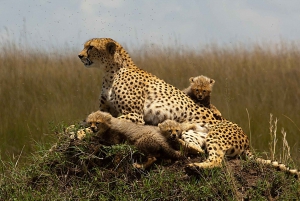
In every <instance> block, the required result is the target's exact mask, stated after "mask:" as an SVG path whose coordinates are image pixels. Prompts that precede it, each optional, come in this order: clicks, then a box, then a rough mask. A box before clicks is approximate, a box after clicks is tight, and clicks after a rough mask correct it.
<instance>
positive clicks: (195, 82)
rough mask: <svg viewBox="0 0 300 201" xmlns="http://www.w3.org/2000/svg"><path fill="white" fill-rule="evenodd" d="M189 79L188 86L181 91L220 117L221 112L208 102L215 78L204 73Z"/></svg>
mask: <svg viewBox="0 0 300 201" xmlns="http://www.w3.org/2000/svg"><path fill="white" fill-rule="evenodd" d="M189 81H190V86H189V87H188V88H186V89H184V90H182V91H183V92H184V93H185V94H186V95H188V96H189V97H190V98H191V99H192V100H193V101H194V102H195V103H196V104H197V105H199V106H201V107H206V108H209V109H210V110H211V111H212V112H213V114H214V115H215V117H217V118H219V119H221V118H222V114H221V112H220V111H219V110H218V109H217V108H216V106H214V105H213V104H211V102H210V96H211V92H212V89H213V86H214V84H215V80H213V79H211V78H208V77H206V76H204V75H200V76H197V77H191V78H190V79H189Z"/></svg>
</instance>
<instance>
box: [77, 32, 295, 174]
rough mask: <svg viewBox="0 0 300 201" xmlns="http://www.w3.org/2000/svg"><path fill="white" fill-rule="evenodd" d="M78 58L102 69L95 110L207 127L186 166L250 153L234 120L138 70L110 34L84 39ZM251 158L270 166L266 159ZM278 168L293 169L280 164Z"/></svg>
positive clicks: (210, 163) (209, 164)
mask: <svg viewBox="0 0 300 201" xmlns="http://www.w3.org/2000/svg"><path fill="white" fill-rule="evenodd" d="M78 57H79V58H80V60H81V61H82V62H83V64H84V65H85V66H86V67H96V68H100V69H103V71H104V74H103V80H102V90H101V94H100V98H99V100H100V106H99V108H100V110H101V111H106V112H109V113H111V114H112V115H113V116H115V117H116V116H117V115H118V114H119V113H120V114H122V115H121V116H120V117H119V118H122V119H128V120H131V121H132V122H135V123H140V124H144V123H147V124H152V125H157V124H158V123H161V122H163V121H164V120H167V119H171V120H175V121H177V122H179V123H182V122H192V123H196V124H197V123H202V124H203V123H204V124H208V125H209V127H210V128H209V131H208V133H207V136H206V142H205V143H206V150H207V152H208V157H207V159H206V160H205V161H204V162H201V163H192V164H189V165H188V167H187V168H188V169H198V168H213V167H219V166H221V164H222V160H223V159H224V155H225V154H227V155H228V156H232V157H233V156H237V155H242V154H246V155H247V156H248V157H253V155H252V153H251V151H250V147H249V140H248V137H247V135H246V134H245V133H244V132H243V130H242V129H241V128H240V127H239V126H238V125H237V124H235V123H232V122H230V121H227V120H217V119H216V117H215V116H214V115H213V113H212V112H211V111H210V110H209V109H208V108H205V107H199V106H198V105H197V104H195V103H194V102H193V101H192V100H191V99H190V98H189V97H188V96H187V95H186V94H185V93H184V92H182V91H180V90H179V89H177V88H176V87H174V86H172V85H170V84H168V83H166V82H165V81H163V80H161V79H159V78H157V77H156V76H154V75H152V74H150V73H148V72H146V71H144V70H142V69H140V68H138V67H137V66H136V65H135V64H134V62H133V60H132V59H131V58H130V56H129V54H128V53H127V52H126V51H125V50H124V48H123V47H122V46H121V45H120V44H119V43H118V42H116V41H114V40H112V39H110V38H93V39H90V40H88V41H87V42H86V43H85V44H84V48H83V50H82V51H81V52H80V53H79V55H78ZM256 160H257V161H258V162H260V163H266V164H273V165H274V166H276V164H274V163H272V162H271V161H269V160H264V159H260V158H257V159H256ZM283 166H284V165H282V167H283ZM282 169H283V170H286V171H289V172H293V171H292V170H288V168H286V167H285V166H284V168H282ZM296 172H297V171H296Z"/></svg>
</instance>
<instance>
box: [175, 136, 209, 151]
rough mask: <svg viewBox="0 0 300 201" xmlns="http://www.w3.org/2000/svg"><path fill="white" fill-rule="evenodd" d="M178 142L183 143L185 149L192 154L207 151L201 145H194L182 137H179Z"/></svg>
mask: <svg viewBox="0 0 300 201" xmlns="http://www.w3.org/2000/svg"><path fill="white" fill-rule="evenodd" d="M178 142H179V143H180V144H181V146H182V147H184V150H186V151H187V152H188V153H191V154H200V153H205V152H204V150H203V149H202V148H201V147H199V146H196V145H193V144H191V143H187V142H185V141H183V140H182V139H178Z"/></svg>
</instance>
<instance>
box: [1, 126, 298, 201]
mask: <svg viewBox="0 0 300 201" xmlns="http://www.w3.org/2000/svg"><path fill="white" fill-rule="evenodd" d="M53 137H54V138H57V140H56V141H57V142H56V143H55V144H54V145H52V146H51V148H50V149H49V148H46V147H47V145H39V149H40V150H39V151H38V152H36V153H35V154H33V155H32V156H31V157H30V160H31V161H32V162H31V164H25V165H24V166H23V167H17V164H13V163H9V162H4V161H2V164H1V166H0V168H1V169H0V173H1V180H0V200H32V199H34V200H242V199H244V200H275V199H279V200H297V199H298V198H299V197H300V182H298V181H297V180H296V179H295V178H294V177H293V176H290V175H287V174H286V173H283V172H279V171H277V170H275V169H274V168H272V167H267V166H261V165H259V164H257V163H255V162H253V161H243V160H239V159H236V160H230V161H227V162H224V167H223V168H218V169H212V170H203V171H201V172H197V173H188V174H187V173H186V172H185V170H184V167H185V166H186V165H187V164H188V163H191V162H199V161H202V160H203V159H204V156H189V157H187V158H186V159H185V160H181V161H169V160H163V159H162V160H159V161H157V162H156V163H155V164H154V165H153V166H152V167H151V168H150V169H148V170H140V169H135V168H134V167H133V166H132V164H133V163H134V162H142V161H143V160H145V157H144V156H143V154H141V153H139V152H138V151H137V150H136V149H135V147H133V146H131V145H128V144H120V145H114V146H105V145H102V144H101V143H99V140H98V138H97V136H94V135H90V136H87V137H86V138H85V139H84V140H81V141H80V140H76V139H75V140H74V139H73V140H72V139H70V138H69V135H68V134H66V133H64V132H62V133H57V134H55V135H53Z"/></svg>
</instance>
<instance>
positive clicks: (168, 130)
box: [158, 120, 182, 140]
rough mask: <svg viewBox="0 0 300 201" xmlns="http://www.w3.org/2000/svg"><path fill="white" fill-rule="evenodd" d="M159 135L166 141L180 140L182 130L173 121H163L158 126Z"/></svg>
mask: <svg viewBox="0 0 300 201" xmlns="http://www.w3.org/2000/svg"><path fill="white" fill-rule="evenodd" d="M158 127H159V129H160V132H161V134H162V135H163V136H164V137H166V138H167V139H171V140H177V139H179V138H181V134H182V129H181V126H180V124H179V123H178V122H176V121H174V120H165V121H164V122H162V123H160V124H158Z"/></svg>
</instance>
